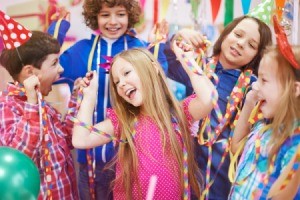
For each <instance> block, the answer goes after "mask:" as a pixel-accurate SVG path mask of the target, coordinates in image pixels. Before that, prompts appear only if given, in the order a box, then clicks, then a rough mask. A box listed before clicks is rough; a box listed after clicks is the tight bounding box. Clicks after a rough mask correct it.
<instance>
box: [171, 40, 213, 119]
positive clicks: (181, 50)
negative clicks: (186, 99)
mask: <svg viewBox="0 0 300 200" xmlns="http://www.w3.org/2000/svg"><path fill="white" fill-rule="evenodd" d="M179 46H180V47H179ZM173 49H174V52H175V54H176V57H177V59H178V60H179V61H180V62H181V64H182V66H183V68H184V70H185V71H186V73H187V74H188V76H189V78H190V80H191V83H192V86H193V89H194V92H195V94H196V96H197V97H196V98H194V99H193V100H192V101H191V102H190V104H189V112H190V113H191V115H192V117H193V118H194V120H199V119H202V118H203V117H205V116H207V115H208V114H209V113H210V112H211V110H212V109H213V102H212V94H213V93H214V97H215V98H216V101H217V98H218V94H217V91H216V89H215V86H214V85H213V83H212V82H211V81H210V80H209V79H208V78H207V77H206V76H205V75H204V74H203V75H199V74H196V73H194V72H193V70H192V69H191V66H193V67H194V68H200V67H198V64H197V63H196V61H195V60H194V58H193V53H194V51H193V48H189V47H188V46H185V45H182V44H179V45H178V44H177V42H176V41H174V42H173ZM187 62H189V64H187Z"/></svg>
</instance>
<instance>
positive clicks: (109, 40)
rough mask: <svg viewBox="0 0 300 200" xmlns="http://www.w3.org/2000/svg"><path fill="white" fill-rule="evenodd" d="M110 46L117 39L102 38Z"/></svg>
mask: <svg viewBox="0 0 300 200" xmlns="http://www.w3.org/2000/svg"><path fill="white" fill-rule="evenodd" d="M102 38H103V39H104V40H105V41H106V42H107V43H108V44H113V43H114V42H115V41H116V40H117V39H111V38H107V37H102Z"/></svg>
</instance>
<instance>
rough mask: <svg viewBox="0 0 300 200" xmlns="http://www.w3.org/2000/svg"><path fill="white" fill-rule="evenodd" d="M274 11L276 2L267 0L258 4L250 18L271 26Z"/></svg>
mask: <svg viewBox="0 0 300 200" xmlns="http://www.w3.org/2000/svg"><path fill="white" fill-rule="evenodd" d="M273 11H274V0H265V1H264V2H262V3H260V4H258V5H257V6H256V7H254V8H253V9H252V10H251V11H250V12H249V13H248V16H251V17H255V18H258V19H260V20H261V21H263V22H265V23H266V24H268V25H269V24H270V22H271V16H272V13H273Z"/></svg>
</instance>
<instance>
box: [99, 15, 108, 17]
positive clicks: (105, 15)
mask: <svg viewBox="0 0 300 200" xmlns="http://www.w3.org/2000/svg"><path fill="white" fill-rule="evenodd" d="M100 17H109V14H101V15H100Z"/></svg>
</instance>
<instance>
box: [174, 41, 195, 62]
mask: <svg viewBox="0 0 300 200" xmlns="http://www.w3.org/2000/svg"><path fill="white" fill-rule="evenodd" d="M172 48H173V51H174V53H175V55H176V57H177V59H178V60H180V59H181V58H182V57H186V58H187V59H193V56H194V49H193V47H192V46H191V45H189V44H187V43H186V42H184V41H178V40H175V41H173V43H172Z"/></svg>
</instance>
